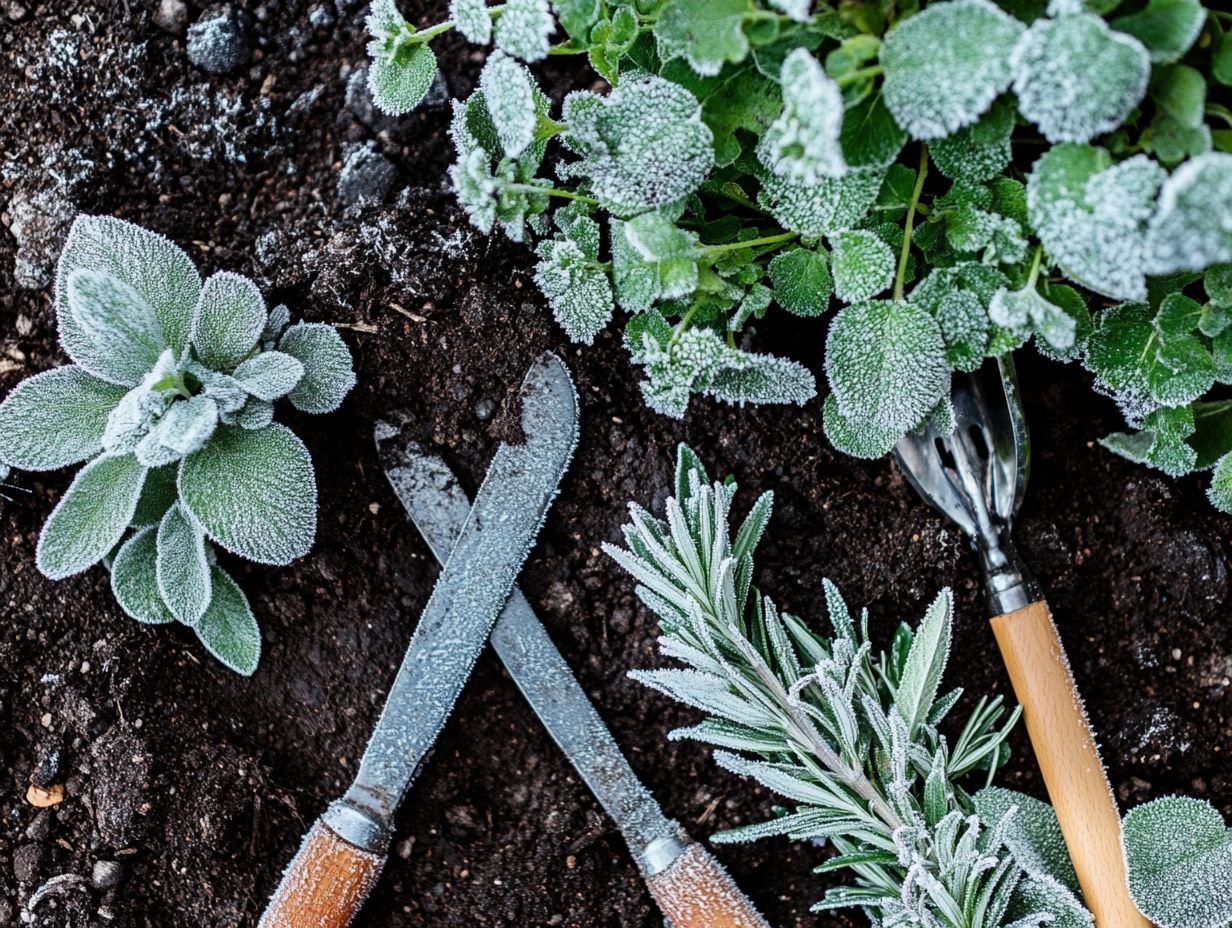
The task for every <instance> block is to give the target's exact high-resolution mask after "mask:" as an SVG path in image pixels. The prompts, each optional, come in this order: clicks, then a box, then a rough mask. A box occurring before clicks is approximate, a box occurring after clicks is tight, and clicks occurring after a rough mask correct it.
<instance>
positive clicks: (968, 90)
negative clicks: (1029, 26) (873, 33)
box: [881, 0, 1025, 139]
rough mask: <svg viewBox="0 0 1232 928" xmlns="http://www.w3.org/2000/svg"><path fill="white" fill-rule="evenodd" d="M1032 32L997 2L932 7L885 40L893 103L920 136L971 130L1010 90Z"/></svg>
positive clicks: (952, 0) (962, 0) (972, 0)
mask: <svg viewBox="0 0 1232 928" xmlns="http://www.w3.org/2000/svg"><path fill="white" fill-rule="evenodd" d="M1024 28H1025V27H1024V26H1023V25H1022V23H1020V22H1019V21H1018V20H1016V19H1015V18H1014V17H1013V16H1010V15H1009V14H1008V13H1005V12H1003V11H1001V10H1000V9H998V8H997V7H996V6H995V5H994V4H992V3H990V2H989V0H948V2H943V3H933V4H930V5H929V6H928V7H927V8H925V9H924V10H923V12H920V13H917V14H916V15H914V16H912V17H911V18H909V19H906V20H903V21H902V22H901V23H899V24H898V25H897V26H895V27H894V28H893V29H891V30H890V31H889V32H888V33H887V34H886V37H885V42H884V44H883V45H882V47H881V65H882V67H884V68H885V86H884V93H885V101H886V106H888V107H889V109H890V112H891V113H892V114H893V115H894V119H895V120H896V121H897V122H898V124H899V125H900V126H902V127H903V128H904V129H906V130H907V131H908V132H909V133H910V134H911V136H912V137H913V138H917V139H936V138H943V137H944V136H947V135H950V134H951V133H953V132H954V131H955V130H957V129H960V128H962V127H963V126H969V125H971V124H972V123H973V122H975V121H976V120H977V119H978V118H979V117H980V115H981V114H982V113H983V112H984V111H985V110H987V109H988V107H989V106H991V105H992V102H993V100H995V99H996V98H997V96H998V95H999V94H1001V93H1002V92H1003V91H1004V90H1005V89H1006V88H1007V87H1008V86H1009V84H1010V79H1011V72H1010V63H1009V57H1010V55H1009V53H1010V49H1012V48H1013V47H1014V44H1015V43H1016V42H1017V41H1018V38H1019V37H1020V36H1021V35H1022V33H1023V31H1024Z"/></svg>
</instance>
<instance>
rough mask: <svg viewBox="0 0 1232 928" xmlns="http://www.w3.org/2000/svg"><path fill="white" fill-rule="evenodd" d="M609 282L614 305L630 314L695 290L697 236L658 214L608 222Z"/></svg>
mask: <svg viewBox="0 0 1232 928" xmlns="http://www.w3.org/2000/svg"><path fill="white" fill-rule="evenodd" d="M611 228H612V277H613V281H614V283H615V295H616V301H617V302H618V303H619V304H620V305H621V307H622V308H624V309H627V310H631V311H633V312H641V311H644V310H647V309H649V308H650V307H651V306H653V305H654V304H655V303H657V302H659V301H661V300H675V299H681V298H683V297H686V296H688V295H689V294H691V293H692V292H693V291H694V290H696V289H697V283H698V267H697V264H698V255H697V237H696V235H695V234H694V233H691V232H687V231H686V230H684V229H681V228H678V227H677V226H676V225H675V224H674V223H672V222H671V220H669V219H667V218H666V217H665V216H661V215H659V214H658V213H644V214H643V215H641V216H638V217H637V218H635V219H631V220H629V221H627V222H625V221H621V220H619V219H613V220H612V224H611Z"/></svg>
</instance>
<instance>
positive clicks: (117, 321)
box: [68, 269, 167, 386]
mask: <svg viewBox="0 0 1232 928" xmlns="http://www.w3.org/2000/svg"><path fill="white" fill-rule="evenodd" d="M68 305H69V308H70V310H71V312H72V315H73V321H74V322H75V323H76V324H77V326H78V328H79V329H80V331H81V332H82V333H84V335H85V337H86V338H88V339H89V340H90V344H91V345H92V347H93V348H94V349H95V351H96V352H97V354H96V356H95V360H94V364H95V365H96V366H97V367H99V368H100V373H102V374H105V375H107V379H108V380H112V381H114V382H116V383H123V384H124V385H125V386H132V385H133V384H136V383H138V382H140V380H141V378H142V377H144V376H145V374H146V372H147V371H149V369H150V368H151V367H153V366H154V364H155V363H156V362H157V361H158V358H159V356H160V355H161V354H162V353H163V350H164V349H166V348H167V342H166V340H165V339H164V338H163V333H162V331H161V330H160V328H159V325H158V319H157V318H156V317H155V315H154V307H152V306H151V305H150V304H149V303H147V302H146V300H145V299H144V298H143V297H142V296H141V294H139V293H138V292H137V291H136V290H134V289H133V288H132V287H130V286H129V285H128V284H126V283H124V281H122V280H120V279H119V278H118V277H116V276H114V275H113V274H108V273H106V272H99V271H90V270H85V269H82V270H78V271H74V272H73V273H72V274H71V275H70V276H69V278H68Z"/></svg>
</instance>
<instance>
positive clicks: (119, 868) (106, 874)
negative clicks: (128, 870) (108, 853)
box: [90, 860, 124, 889]
mask: <svg viewBox="0 0 1232 928" xmlns="http://www.w3.org/2000/svg"><path fill="white" fill-rule="evenodd" d="M123 876H124V865H123V864H122V863H120V862H119V861H118V860H96V861H94V869H93V871H92V872H91V874H90V882H91V883H93V884H94V888H95V889H109V888H110V887H112V886H115V885H116V884H117V883H119V882H120V879H121V878H122V877H123Z"/></svg>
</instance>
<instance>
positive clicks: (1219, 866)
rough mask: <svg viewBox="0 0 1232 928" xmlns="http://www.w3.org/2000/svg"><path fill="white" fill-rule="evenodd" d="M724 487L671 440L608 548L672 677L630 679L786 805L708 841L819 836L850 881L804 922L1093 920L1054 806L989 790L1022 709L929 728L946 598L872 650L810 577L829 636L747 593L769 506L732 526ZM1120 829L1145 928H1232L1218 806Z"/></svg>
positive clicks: (1227, 834) (1229, 854)
mask: <svg viewBox="0 0 1232 928" xmlns="http://www.w3.org/2000/svg"><path fill="white" fill-rule="evenodd" d="M736 489H737V486H736V483H735V482H734V481H733V480H731V479H730V478H729V479H728V481H726V482H724V483H718V482H716V483H713V484H712V483H710V481H709V479H708V478H707V476H706V471H705V469H704V467H703V465H702V463H701V461H700V460H699V459H698V458H697V456H696V455H695V454H694V453H693V452H692V451H691V450H690V449H689V448H687V447H686V446H684V445H681V446H680V449H679V453H678V458H677V466H676V479H675V495H674V497H672V498H670V499H668V500H667V503H666V519H665V520H661V519H658V518H656V517H655V516H653V515H651V514H650V513H648V512H647V511H645V510H644V509H642V508H641V507H640V506H638V505H636V504H635V503H631V504H630V506H629V512H630V521H629V523H628V524H627V525H625V527H624V536H625V542H626V547H625V548H620V547H616V546H614V545H605V550H606V551H607V553H608V554H609V555H611V556H612V557H613V558H614V559H615V560H616V561H617V562H618V563H619V564H620V565H621V566H622V567H623V568H624V569H625V570H626V571H628V572H629V573H630V574H631V575H632V576H633V578H634V579H635V580H636V581H637V583H638V587H637V593H638V596H639V598H640V599H641V600H642V602H643V603H644V604H645V605H646V606H647V607H648V608H649V609H650V610H651V611H652V612H654V613H655V615H656V616H657V617H658V619H659V627H660V631H661V637H660V638H659V649H660V652H661V653H662V654H663V655H664V656H665V657H667V658H670V659H672V660H674V661H678V662H680V663H682V664H684V665H685V667H684V668H683V669H680V668H668V669H660V670H640V671H633V673H632V674H631V675H632V676H633V677H634V679H636V680H638V681H640V682H642V683H644V684H646V685H647V686H650V687H652V688H654V689H656V690H658V691H660V692H662V693H664V694H666V695H667V696H669V697H671V698H673V699H676V700H678V701H680V702H682V703H685V704H686V705H689V706H691V707H693V708H695V709H698V710H700V711H702V712H703V713H705V716H706V717H705V718H704V719H703V720H702V721H701V723H700V724H697V725H694V726H691V727H688V728H683V729H679V730H677V731H674V732H672V733H671V734H670V735H669V738H671V739H673V740H676V739H682V738H687V739H692V740H696V741H700V742H702V743H705V744H709V745H713V746H714V747H716V748H718V750H716V751H715V755H714V757H715V761H716V762H717V763H719V764H720V765H721V766H723V767H725V768H726V769H728V770H731V771H733V772H735V773H737V774H741V775H743V776H747V777H750V778H752V779H754V780H756V781H757V782H759V783H760V784H762V785H763V786H765V787H766V788H768V789H770V790H772V791H773V792H776V793H778V794H779V795H780V796H782V797H784V798H785V799H786V800H787V801H788V802H790V803H791V804H792V806H793V808H792V809H791V810H789V811H785V812H783V813H782V814H780V815H779V816H778V817H776V818H773V819H771V820H769V821H766V822H763V823H760V824H754V825H749V826H745V827H741V828H736V829H733V830H731V831H727V832H722V833H720V834H718V835H715V836H714V840H716V841H720V842H731V841H748V840H754V839H758V838H763V837H770V836H774V835H788V836H789V837H791V838H792V839H794V840H801V841H804V840H807V841H812V842H815V843H819V844H820V843H827V842H828V843H829V844H830V845H831V846H832V847H833V849H834V852H835V853H834V856H832V857H830V858H829V859H827V860H825V861H824V862H823V863H821V864H820V865H819V866H818V867H817V868H816V872H818V873H833V872H846V873H847V874H848V876H849V877H850V880H851V881H850V883H849V884H848V885H845V886H841V887H838V888H834V889H830V890H829V891H828V892H827V893H826V895H825V897H824V898H823V899H822V900H821V902H819V903H818V904H817V905H815V906H814V910H815V911H821V910H827V909H835V908H844V907H858V908H861V909H863V910H864V911H865V912H866V913H867V914H868V916H869V919H870V921H871V922H872V924H874V925H880V926H887V928H889V926H909V925H910V926H925V928H997V926H1013V928H1027V926H1033V925H1043V924H1050V925H1053V926H1056V928H1091V926H1092V925H1093V924H1094V922H1093V919H1092V917H1091V915H1090V913H1089V912H1088V911H1087V910H1086V908H1085V907H1084V906H1083V904H1082V901H1081V899H1082V897H1081V890H1080V888H1079V885H1078V878H1077V874H1076V873H1075V871H1074V866H1073V864H1072V862H1071V861H1070V859H1069V855H1068V853H1067V852H1066V849H1065V841H1064V838H1063V837H1062V835H1061V829H1060V825H1059V824H1058V822H1057V818H1056V815H1055V813H1054V812H1053V810H1052V807H1051V806H1049V805H1048V804H1047V803H1044V802H1041V801H1039V800H1037V799H1034V798H1032V797H1030V796H1026V795H1023V794H1022V793H1017V792H1014V791H1013V790H1008V789H1004V788H1001V787H998V786H994V785H992V784H993V780H994V778H995V775H996V773H997V770H998V769H999V768H1000V767H1001V766H1002V765H1003V764H1004V763H1005V762H1006V760H1007V759H1008V754H1009V751H1008V747H1007V746H1006V745H1005V739H1006V737H1007V736H1008V734H1009V731H1010V729H1011V728H1012V726H1013V725H1014V723H1015V721H1016V720H1017V718H1018V715H1019V711H1020V710H1018V709H1015V710H1014V711H1013V712H1012V713H1010V715H1009V716H1008V718H1006V717H1005V715H1006V713H1005V709H1004V707H1003V706H1002V704H1001V698H1000V697H996V698H994V699H991V700H989V699H987V698H981V699H980V700H979V701H977V702H976V704H975V706H974V707H973V709H972V710H971V712H970V714H969V715H968V716H967V718H966V720H965V722H964V723H963V724H962V725H961V726H960V727H958V728H956V729H955V728H954V727H953V726H947V728H950V729H951V730H956V731H957V735H956V736H955V737H954V738H953V740H951V739H950V737H948V736H947V735H945V734H942V732H941V727H942V724H943V722H944V720H945V719H946V718H947V717H948V716H949V715H950V713H951V712H952V710H953V709H954V707H955V705H956V704H957V703H958V700H959V697H960V695H961V691H959V690H951V691H949V692H943V691H942V690H941V680H942V677H943V675H944V673H945V668H946V664H947V662H948V658H949V653H950V645H951V640H952V637H953V629H952V621H951V620H952V601H951V597H950V594H949V592H948V591H944V592H942V594H941V595H940V596H938V597H937V599H936V600H935V601H934V602H933V604H932V606H931V607H930V608H929V609H928V611H927V613H926V614H925V616H924V618H923V620H922V621H921V622H920V623H919V625H918V626H916V627H915V628H914V629H912V628H911V627H909V626H908V625H906V624H902V625H900V626H899V627H898V629H897V630H896V632H895V634H894V636H893V638H892V640H891V643H890V647H889V650H888V651H887V652H882V653H874V651H873V648H872V645H871V644H870V639H869V627H868V625H869V622H868V613H867V611H864V612H862V613H861V615H860V617H859V619H858V621H857V620H856V619H855V618H853V616H852V614H851V612H850V610H849V609H848V607H847V605H846V603H844V601H843V599H842V597H841V595H840V594H839V592H838V590H837V589H836V588H835V587H834V585H833V584H831V583H830V582H829V581H825V583H824V587H825V596H826V605H827V609H828V613H829V621H830V625H831V628H832V630H833V631H832V634H831V635H828V636H827V635H821V634H818V633H817V632H816V631H814V630H813V629H811V628H810V627H809V625H808V624H807V623H806V622H805V621H804V620H802V619H800V618H797V617H796V616H793V615H791V614H789V613H787V612H784V611H782V610H780V609H779V608H778V607H777V606H776V605H775V603H774V602H773V601H772V600H771V599H770V598H769V597H766V596H763V595H761V594H760V593H759V592H758V591H757V590H756V589H755V588H754V587H753V585H752V578H753V573H754V564H753V553H754V550H755V549H756V547H757V544H758V543H759V541H760V540H761V537H762V533H763V532H764V530H765V528H766V525H767V523H768V522H769V520H770V514H771V506H772V496H771V494H769V493H766V494H764V495H763V496H762V497H761V498H760V499H758V500H757V501H756V502H755V503H754V504H753V507H752V509H751V510H750V512H749V515H748V516H747V517H746V518H745V520H744V521H743V523H742V524H740V525H739V527H737V528H735V529H734V531H733V526H732V524H731V522H730V515H731V506H732V501H733V498H734V496H735V493H736ZM980 787H982V788H980ZM977 788H978V791H977V792H974V794H972V792H969V790H973V789H977ZM1123 834H1124V849H1125V854H1126V860H1127V862H1128V869H1129V882H1130V891H1131V894H1132V896H1133V899H1134V901H1135V903H1136V904H1137V905H1138V907H1139V908H1140V909H1141V911H1142V912H1143V914H1144V915H1145V916H1146V917H1147V918H1149V919H1150V920H1151V921H1152V922H1153V923H1154V924H1156V925H1159V926H1161V928H1222V926H1226V925H1227V924H1228V923H1229V921H1230V920H1232V831H1230V830H1228V829H1227V828H1225V826H1224V824H1223V821H1222V819H1221V817H1220V815H1219V812H1218V811H1217V810H1215V809H1214V808H1213V807H1211V806H1210V805H1209V804H1208V803H1205V802H1200V801H1198V800H1194V799H1188V798H1184V797H1167V798H1164V799H1159V800H1156V801H1154V802H1151V803H1147V804H1146V805H1143V806H1140V807H1139V808H1137V809H1135V810H1133V811H1132V812H1130V814H1129V815H1128V816H1127V817H1126V819H1125V821H1124V825H1123Z"/></svg>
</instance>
